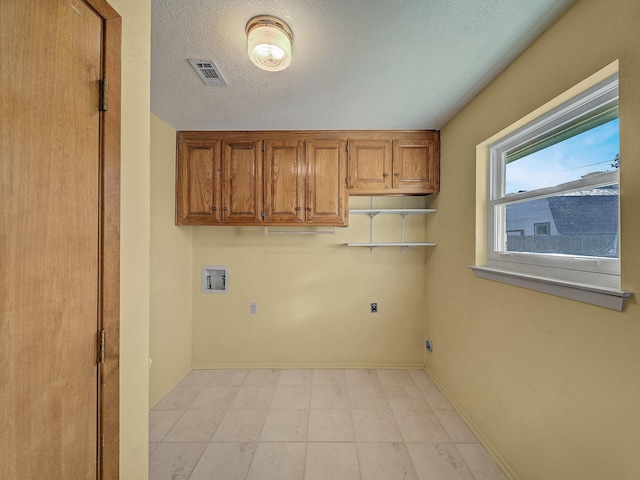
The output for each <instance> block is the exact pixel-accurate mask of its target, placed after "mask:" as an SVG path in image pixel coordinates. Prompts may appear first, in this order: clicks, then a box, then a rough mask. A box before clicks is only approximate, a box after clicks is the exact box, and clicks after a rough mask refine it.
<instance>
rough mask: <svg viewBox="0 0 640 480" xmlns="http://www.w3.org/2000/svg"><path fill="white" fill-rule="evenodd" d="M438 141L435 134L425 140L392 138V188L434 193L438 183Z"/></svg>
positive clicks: (407, 191)
mask: <svg viewBox="0 0 640 480" xmlns="http://www.w3.org/2000/svg"><path fill="white" fill-rule="evenodd" d="M437 148H438V142H437V138H436V136H435V135H433V138H429V139H425V140H394V142H393V188H394V189H398V190H402V192H403V193H411V192H416V193H418V192H419V193H434V192H437V191H438V185H439V180H440V179H439V162H438V161H437V160H436V159H437V158H438V157H439V156H438V155H437V153H436V152H437Z"/></svg>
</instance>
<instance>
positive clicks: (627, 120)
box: [425, 0, 640, 480]
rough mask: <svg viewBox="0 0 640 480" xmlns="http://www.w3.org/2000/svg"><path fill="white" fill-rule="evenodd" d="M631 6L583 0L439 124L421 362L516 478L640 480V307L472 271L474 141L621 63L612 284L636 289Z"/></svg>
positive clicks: (639, 148) (639, 73) (636, 140)
mask: <svg viewBox="0 0 640 480" xmlns="http://www.w3.org/2000/svg"><path fill="white" fill-rule="evenodd" d="M638 18H640V2H638V1H637V0H616V1H615V2H603V1H601V0H579V1H577V2H576V4H575V5H574V6H573V7H572V8H571V9H570V10H569V11H568V12H567V13H566V14H565V15H564V16H563V17H561V18H560V20H559V21H558V22H557V23H556V24H555V25H554V26H553V27H551V28H550V29H549V30H547V31H546V32H545V33H544V34H543V35H542V36H541V37H540V38H539V39H538V40H537V41H536V42H535V43H534V44H533V45H532V46H531V47H530V48H529V49H527V50H526V51H525V52H524V53H523V54H522V55H521V56H520V57H519V58H518V59H517V60H516V61H515V62H514V63H513V64H512V65H511V66H510V67H509V68H507V69H506V70H505V71H504V72H503V73H502V74H501V75H500V76H499V77H498V78H497V79H496V80H495V81H493V82H492V83H491V85H489V87H488V88H486V89H485V90H484V91H483V92H482V93H481V94H480V95H479V96H478V97H476V98H475V99H474V100H473V101H472V102H471V103H470V104H469V105H467V106H466V107H465V108H464V109H463V110H462V111H461V112H460V113H459V114H458V115H456V117H455V118H454V119H453V120H451V121H450V122H449V123H448V124H447V125H446V126H445V127H444V128H443V130H442V193H441V194H439V195H438V196H437V197H435V198H434V199H433V200H432V206H435V207H437V208H438V209H439V212H438V214H437V215H436V216H435V217H434V219H433V221H432V222H431V224H430V225H429V232H430V235H431V236H432V237H433V238H434V240H435V241H437V242H439V246H438V247H437V249H436V250H434V252H433V254H432V255H431V257H430V258H429V261H428V262H427V278H428V283H429V285H428V289H427V290H426V292H427V309H426V311H427V317H426V318H427V320H426V330H427V336H429V337H430V338H432V340H433V341H434V345H435V349H434V352H433V353H431V354H426V355H425V359H426V364H427V370H428V371H429V372H430V373H431V374H432V376H433V377H434V378H435V379H436V380H437V381H438V382H439V383H440V385H442V387H443V388H444V389H445V390H446V392H447V393H448V395H449V396H450V398H451V399H452V400H453V401H454V402H455V404H456V405H457V406H458V407H459V409H460V410H461V411H462V412H463V413H464V414H465V415H466V417H467V418H468V420H469V421H470V422H471V423H472V425H473V426H474V428H475V429H476V431H477V432H478V433H479V435H480V436H481V437H482V438H483V440H484V441H485V442H486V444H487V445H488V446H489V448H490V449H491V450H492V451H493V453H494V454H495V455H496V456H497V457H498V458H499V459H500V460H501V462H502V464H503V466H505V468H506V470H507V471H508V472H509V474H510V475H511V477H512V478H513V479H516V478H517V479H520V480H538V479H543V478H544V479H546V478H548V479H552V478H553V479H577V478H580V479H582V480H587V479H594V480H595V479H603V478H616V479H635V478H640V457H638V455H637V449H638V445H640V401H639V399H640V381H639V380H638V379H639V378H640V356H639V354H638V352H639V351H640V350H639V349H638V345H637V341H638V339H639V338H640V310H639V309H638V304H637V300H636V299H633V300H632V301H631V304H630V305H629V306H628V308H627V310H626V311H625V312H623V313H619V312H615V311H612V310H607V309H604V308H600V307H595V306H590V305H587V304H583V303H579V302H575V301H572V300H567V299H563V298H559V297H554V296H549V295H545V294H542V293H536V292H533V291H530V290H525V289H522V288H518V287H513V286H508V285H504V284H500V283H494V282H490V281H487V280H482V279H477V278H475V277H474V275H473V273H472V272H471V270H469V268H468V265H472V264H473V262H474V254H475V251H474V235H475V226H474V221H475V147H476V145H477V144H479V143H481V142H483V141H484V140H485V139H487V138H489V137H490V136H492V135H493V134H495V133H496V132H498V131H500V130H502V129H503V128H505V127H507V126H508V125H510V124H511V123H512V122H515V121H516V120H518V119H519V118H521V117H523V116H525V115H526V114H528V113H529V112H531V111H532V110H534V109H536V108H538V107H540V106H541V105H543V104H544V103H546V102H547V101H549V100H551V99H552V98H554V97H555V96H557V95H559V94H560V93H562V92H563V91H565V90H567V89H568V88H570V87H571V86H573V85H575V84H577V83H578V82H580V81H582V80H583V79H585V78H587V77H588V76H590V75H591V74H593V73H595V72H596V71H598V70H599V69H601V68H602V67H604V66H605V65H608V64H609V63H611V62H613V61H615V60H616V59H619V60H620V128H621V133H620V136H621V158H622V167H621V176H622V177H621V235H622V237H621V247H622V288H623V289H625V290H631V291H635V292H636V294H639V293H640V253H638V252H637V251H635V250H634V247H635V245H636V244H637V240H636V239H637V238H638V237H639V236H640V223H639V222H638V221H637V220H636V218H637V212H638V211H640V136H639V135H638V132H639V131H640V96H639V95H638V85H640V54H639V52H640V29H639V28H638V25H637V20H638Z"/></svg>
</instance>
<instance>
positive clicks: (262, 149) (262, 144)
mask: <svg viewBox="0 0 640 480" xmlns="http://www.w3.org/2000/svg"><path fill="white" fill-rule="evenodd" d="M262 151H263V152H264V142H262Z"/></svg>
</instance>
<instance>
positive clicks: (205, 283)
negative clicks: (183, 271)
mask: <svg viewBox="0 0 640 480" xmlns="http://www.w3.org/2000/svg"><path fill="white" fill-rule="evenodd" d="M201 277H202V278H201V281H200V292H202V293H229V267H221V266H203V267H202V274H201Z"/></svg>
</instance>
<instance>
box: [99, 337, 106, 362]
mask: <svg viewBox="0 0 640 480" xmlns="http://www.w3.org/2000/svg"><path fill="white" fill-rule="evenodd" d="M105 343H106V333H105V331H104V330H100V331H99V332H98V363H104V359H105V355H106V354H105Z"/></svg>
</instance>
